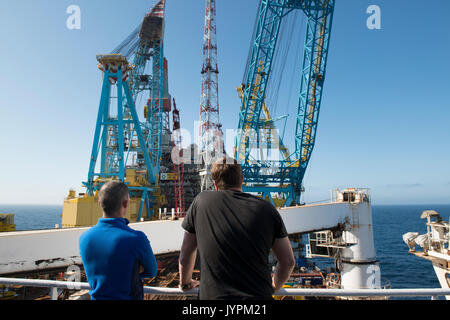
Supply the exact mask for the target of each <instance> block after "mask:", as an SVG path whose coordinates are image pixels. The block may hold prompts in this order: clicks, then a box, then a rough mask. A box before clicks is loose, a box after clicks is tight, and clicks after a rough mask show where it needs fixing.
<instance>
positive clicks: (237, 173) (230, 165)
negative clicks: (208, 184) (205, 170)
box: [211, 156, 242, 190]
mask: <svg viewBox="0 0 450 320" xmlns="http://www.w3.org/2000/svg"><path fill="white" fill-rule="evenodd" d="M211 177H212V179H213V180H214V182H215V183H216V186H217V188H218V189H219V190H225V189H229V188H239V187H241V185H242V169H241V165H240V164H238V163H237V161H236V160H235V159H233V158H230V157H226V156H225V157H223V158H222V159H220V160H217V161H216V162H214V163H213V164H212V165H211Z"/></svg>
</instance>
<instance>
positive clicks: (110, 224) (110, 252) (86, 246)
mask: <svg viewBox="0 0 450 320" xmlns="http://www.w3.org/2000/svg"><path fill="white" fill-rule="evenodd" d="M129 201H130V197H129V195H128V187H127V186H126V184H124V183H123V182H120V181H109V182H107V183H105V184H104V185H103V186H102V188H101V189H100V191H99V203H100V206H101V207H102V209H103V217H102V218H100V219H99V220H98V223H97V225H95V226H93V227H92V228H90V229H89V230H87V231H85V232H84V233H83V234H82V235H81V237H80V240H79V246H80V254H81V260H82V262H83V265H84V270H85V272H86V277H87V280H88V282H89V285H90V287H91V290H90V291H89V294H90V295H91V297H92V299H93V300H132V299H137V300H142V299H143V298H144V294H143V284H142V280H141V278H151V277H154V276H155V275H156V271H157V265H156V259H155V256H154V255H153V251H152V248H151V246H150V242H149V240H148V239H147V236H146V235H145V234H144V233H143V232H141V231H137V230H133V229H131V228H130V227H128V223H129V221H128V220H127V219H125V216H126V213H127V210H128V205H129Z"/></svg>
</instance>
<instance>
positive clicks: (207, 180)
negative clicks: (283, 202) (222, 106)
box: [199, 0, 223, 191]
mask: <svg viewBox="0 0 450 320" xmlns="http://www.w3.org/2000/svg"><path fill="white" fill-rule="evenodd" d="M201 73H202V92H201V101H200V132H199V135H200V137H199V142H200V146H199V150H200V154H201V155H202V159H203V168H202V169H201V170H200V175H201V190H202V191H203V190H212V189H213V184H212V180H211V177H210V174H209V165H210V163H211V162H212V161H213V158H214V156H217V155H221V154H222V153H223V143H222V130H221V124H220V121H219V85H218V74H219V68H218V66H217V41H216V1H215V0H206V8H205V32H204V38H203V66H202V72H201Z"/></svg>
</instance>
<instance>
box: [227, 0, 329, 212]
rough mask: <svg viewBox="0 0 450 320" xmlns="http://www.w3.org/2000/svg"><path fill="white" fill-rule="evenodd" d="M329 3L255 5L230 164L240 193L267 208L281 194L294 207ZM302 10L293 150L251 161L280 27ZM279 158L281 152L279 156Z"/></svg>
mask: <svg viewBox="0 0 450 320" xmlns="http://www.w3.org/2000/svg"><path fill="white" fill-rule="evenodd" d="M334 7H335V0H261V3H260V5H259V9H258V15H257V20H256V25H255V31H254V35H253V40H252V43H251V50H250V53H249V57H248V62H247V66H246V73H245V75H244V82H243V83H242V85H241V90H242V94H241V96H242V100H241V101H242V103H241V109H240V113H239V124H238V134H237V138H236V141H235V158H236V159H237V160H238V161H239V163H240V164H241V166H242V171H243V174H244V191H247V192H257V193H260V194H262V196H263V197H264V198H268V199H269V200H270V201H271V202H272V203H273V198H272V195H271V194H273V193H278V194H282V195H283V197H284V199H285V201H284V205H285V206H289V205H296V204H300V195H301V192H302V181H303V178H304V175H305V171H306V168H307V166H308V162H309V160H310V158H311V153H312V150H313V148H314V144H315V137H316V132H317V124H318V119H319V111H320V104H321V99H322V90H323V84H324V80H325V73H326V65H327V57H328V47H329V42H330V33H331V26H332V21H333V13H334ZM294 10H302V11H303V12H304V14H305V16H306V35H305V43H304V53H303V64H302V68H301V74H300V75H299V76H300V77H301V80H300V92H299V100H298V101H299V102H298V106H297V110H296V111H297V112H296V119H295V121H296V125H295V136H294V139H295V150H294V151H293V152H292V154H290V155H289V156H287V157H286V156H285V157H284V158H282V159H281V160H265V161H262V160H260V159H255V158H254V157H253V156H252V150H254V149H256V148H258V147H260V138H261V137H260V134H259V133H260V132H261V129H263V127H264V126H266V127H267V125H265V123H267V120H268V119H267V115H266V116H265V117H263V118H264V120H265V121H261V111H262V110H263V107H264V100H265V93H266V89H267V86H268V82H269V79H270V76H271V72H272V67H273V63H274V53H275V49H276V46H277V42H278V39H279V33H280V32H279V31H280V26H281V23H282V21H283V18H285V17H286V16H287V15H288V14H289V13H291V12H292V11H294ZM284 153H285V152H284Z"/></svg>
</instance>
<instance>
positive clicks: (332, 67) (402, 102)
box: [0, 0, 450, 204]
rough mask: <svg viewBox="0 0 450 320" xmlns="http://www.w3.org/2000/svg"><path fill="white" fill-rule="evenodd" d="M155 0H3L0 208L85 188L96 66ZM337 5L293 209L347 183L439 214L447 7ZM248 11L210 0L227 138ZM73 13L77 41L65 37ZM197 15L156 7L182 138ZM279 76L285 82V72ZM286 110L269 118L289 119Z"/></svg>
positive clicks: (250, 0) (448, 111)
mask: <svg viewBox="0 0 450 320" xmlns="http://www.w3.org/2000/svg"><path fill="white" fill-rule="evenodd" d="M155 2H156V0H146V1H143V0H133V1H123V0H122V1H119V0H109V1H106V0H95V1H88V0H58V1H55V0H34V1H33V0H21V1H2V2H1V3H0V39H2V50H1V51H0V67H1V69H2V71H1V72H0V117H1V119H2V124H1V126H0V148H1V150H2V153H1V155H2V156H1V157H0V177H1V180H2V184H1V186H0V203H20V204H27V203H29V204H31V203H33V204H62V201H63V198H64V197H65V196H66V194H67V192H68V190H69V189H70V188H76V189H77V190H78V191H82V190H83V188H82V187H81V182H82V181H84V180H85V179H86V176H87V170H88V165H89V157H90V150H91V147H92V139H93V131H94V127H95V121H96V114H97V108H98V102H99V97H100V89H101V73H100V71H99V70H98V69H97V67H96V64H97V62H96V59H95V56H96V54H99V53H108V52H110V51H111V50H112V49H114V48H115V47H116V46H117V45H118V44H119V43H120V42H122V40H123V39H125V38H126V37H127V36H128V34H129V33H130V32H131V31H132V30H134V28H135V27H136V26H137V25H138V24H139V23H140V22H141V20H142V18H143V16H144V14H145V13H146V11H148V9H149V8H150V7H152V5H153V4H154V3H155ZM336 2H337V4H336V10H335V16H334V21H333V30H332V38H331V43H330V54H329V58H328V67H327V78H326V81H325V86H324V94H323V100H322V105H321V112H320V121H319V127H318V133H317V142H316V146H315V149H314V151H313V155H312V159H311V161H310V164H309V167H308V170H307V173H306V177H305V180H304V185H305V189H306V192H305V194H304V196H303V200H304V201H306V202H307V203H308V202H315V201H320V200H325V199H328V198H329V194H330V190H332V189H335V188H343V187H353V186H356V187H368V188H371V193H372V199H373V203H374V204H409V203H410V204H420V203H424V204H434V203H435V204H441V203H450V166H449V163H450V148H449V145H450V142H449V141H450V130H449V127H450V126H449V124H450V99H449V98H450V90H449V88H450V60H449V59H448V52H449V49H450V30H449V28H448V25H447V15H448V12H449V11H450V2H448V1H446V0H430V1H429V2H427V5H424V2H423V1H419V0H413V1H407V0H396V1H387V0H345V1H343V0H337V1H336ZM258 3H259V0H245V1H242V0H241V1H239V0H227V1H223V0H217V41H218V61H219V69H220V74H219V101H220V112H221V113H220V117H221V122H222V124H223V127H224V128H231V129H234V128H236V127H237V123H238V110H239V106H240V101H239V98H238V96H237V94H236V91H235V87H236V86H237V85H239V84H240V82H241V79H242V76H243V72H244V69H245V63H246V60H247V54H248V48H249V42H250V38H251V33H252V31H253V24H254V18H255V14H256V9H257V6H258ZM73 4H75V5H78V6H79V7H80V9H81V29H80V30H69V29H67V27H66V19H67V18H68V16H69V15H68V14H67V13H66V9H67V7H68V6H70V5H73ZM372 4H375V5H378V6H380V8H381V27H382V28H381V30H369V29H368V28H367V27H366V20H367V18H368V17H369V15H368V14H367V13H366V9H367V7H368V6H369V5H372ZM203 15H204V1H203V0H198V1H182V0H167V6H166V32H165V49H164V50H165V56H166V57H167V59H168V61H169V89H170V92H171V94H172V96H174V97H175V98H176V100H177V106H178V107H179V108H180V109H181V123H182V126H183V127H184V128H187V129H188V130H189V131H191V132H192V131H193V128H194V121H196V120H198V118H199V104H200V86H201V83H200V80H201V75H200V71H201V64H202V56H201V54H202V38H203V24H204V17H203ZM291 69H292V70H291ZM286 74H287V76H291V75H293V74H294V75H296V73H295V68H294V66H292V67H290V66H287V69H286ZM297 78H298V77H297ZM288 81H290V80H289V78H288ZM294 89H295V88H294ZM294 91H295V90H294ZM295 94H296V93H295V92H294V94H293V95H294V97H295ZM295 107H296V106H291V105H290V104H289V103H286V104H285V106H281V107H279V108H278V109H277V110H279V111H280V112H287V113H289V114H291V115H292V112H293V111H290V110H295ZM286 139H287V138H286Z"/></svg>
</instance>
